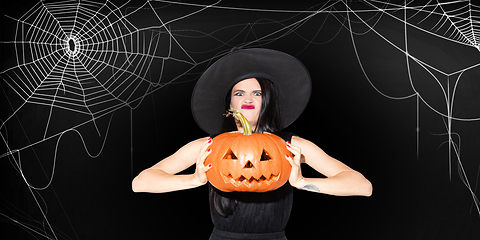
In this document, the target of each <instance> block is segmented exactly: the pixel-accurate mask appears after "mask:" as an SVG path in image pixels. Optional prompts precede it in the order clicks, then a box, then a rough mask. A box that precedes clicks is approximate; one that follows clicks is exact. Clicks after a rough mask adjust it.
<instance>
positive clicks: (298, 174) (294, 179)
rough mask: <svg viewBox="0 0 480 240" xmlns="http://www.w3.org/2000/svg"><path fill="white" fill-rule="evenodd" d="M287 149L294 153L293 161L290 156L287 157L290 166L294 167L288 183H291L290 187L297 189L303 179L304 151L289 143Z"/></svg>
mask: <svg viewBox="0 0 480 240" xmlns="http://www.w3.org/2000/svg"><path fill="white" fill-rule="evenodd" d="M287 149H288V151H290V152H291V153H293V159H292V157H290V156H288V155H286V156H285V158H286V159H287V161H288V162H289V163H290V165H292V171H291V172H290V178H289V179H288V181H289V182H290V185H292V186H293V187H297V186H298V185H299V183H300V181H301V180H302V179H303V176H302V169H301V168H300V164H301V163H302V157H304V156H303V155H302V150H301V149H300V148H299V147H295V146H293V145H292V144H291V143H289V142H287ZM297 188H298V187H297Z"/></svg>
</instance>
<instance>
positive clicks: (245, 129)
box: [228, 109, 253, 136]
mask: <svg viewBox="0 0 480 240" xmlns="http://www.w3.org/2000/svg"><path fill="white" fill-rule="evenodd" d="M228 111H229V112H230V113H229V114H232V115H235V116H237V117H238V119H239V120H240V123H241V124H242V128H243V135H246V136H247V135H252V133H253V131H252V126H251V125H250V123H249V122H248V120H247V118H245V116H243V114H242V113H241V112H239V111H238V110H234V109H228Z"/></svg>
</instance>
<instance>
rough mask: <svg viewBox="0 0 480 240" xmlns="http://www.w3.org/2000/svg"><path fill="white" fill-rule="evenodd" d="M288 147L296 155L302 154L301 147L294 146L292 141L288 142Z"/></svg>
mask: <svg viewBox="0 0 480 240" xmlns="http://www.w3.org/2000/svg"><path fill="white" fill-rule="evenodd" d="M287 149H288V151H290V152H292V153H293V155H294V156H300V155H301V154H302V153H301V149H300V148H299V147H295V146H293V145H292V144H291V143H290V142H287Z"/></svg>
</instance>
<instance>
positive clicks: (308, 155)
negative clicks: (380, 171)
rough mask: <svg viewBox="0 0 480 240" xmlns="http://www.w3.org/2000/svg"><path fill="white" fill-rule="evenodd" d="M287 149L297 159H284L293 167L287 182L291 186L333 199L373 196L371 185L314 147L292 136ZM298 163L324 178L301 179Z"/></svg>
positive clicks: (360, 175) (306, 141)
mask: <svg viewBox="0 0 480 240" xmlns="http://www.w3.org/2000/svg"><path fill="white" fill-rule="evenodd" d="M287 148H288V149H289V150H290V151H291V152H292V153H293V154H295V155H298V156H295V157H294V159H292V158H290V157H287V160H289V161H290V162H291V164H292V163H293V164H292V173H291V178H290V183H291V184H292V186H294V187H297V188H299V189H303V190H308V191H313V192H321V193H325V194H330V195H336V196H350V195H360V196H370V195H372V184H371V183H370V181H368V180H367V179H366V178H365V177H364V176H363V175H362V174H360V173H359V172H357V171H355V170H353V169H351V168H350V167H348V166H347V165H345V164H344V163H342V162H340V161H338V160H337V159H335V158H332V157H330V156H329V155H327V154H326V153H325V152H324V151H323V150H322V149H320V148H319V147H318V146H317V145H315V144H314V143H312V142H310V141H308V140H306V139H303V138H300V137H296V136H294V137H292V143H291V144H287ZM300 163H307V164H308V165H310V166H311V167H312V168H314V169H315V170H317V171H318V172H319V173H321V174H323V175H325V176H326V178H304V177H303V176H302V175H301V170H300V167H299V166H300Z"/></svg>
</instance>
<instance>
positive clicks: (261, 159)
mask: <svg viewBox="0 0 480 240" xmlns="http://www.w3.org/2000/svg"><path fill="white" fill-rule="evenodd" d="M271 159H272V158H271V157H270V155H268V153H267V151H265V149H263V152H262V157H261V158H260V161H268V160H271Z"/></svg>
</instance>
